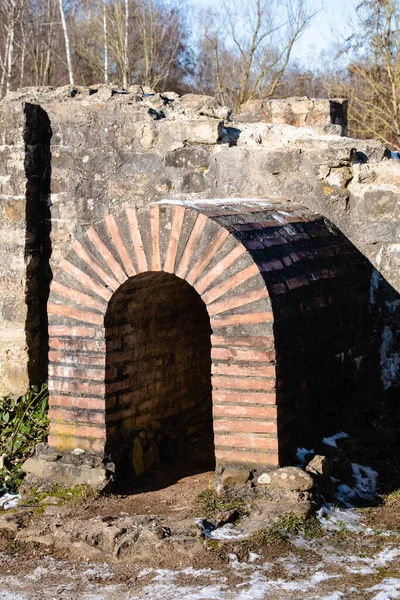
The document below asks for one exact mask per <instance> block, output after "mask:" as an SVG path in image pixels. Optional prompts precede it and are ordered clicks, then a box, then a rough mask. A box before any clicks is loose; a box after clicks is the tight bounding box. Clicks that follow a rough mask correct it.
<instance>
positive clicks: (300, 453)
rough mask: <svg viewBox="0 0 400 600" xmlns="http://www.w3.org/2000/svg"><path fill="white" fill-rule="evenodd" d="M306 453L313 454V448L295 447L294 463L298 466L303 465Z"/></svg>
mask: <svg viewBox="0 0 400 600" xmlns="http://www.w3.org/2000/svg"><path fill="white" fill-rule="evenodd" d="M308 454H315V450H314V448H311V450H307V448H297V450H296V463H297V464H298V465H299V466H303V465H304V464H305V462H306V457H307V455H308Z"/></svg>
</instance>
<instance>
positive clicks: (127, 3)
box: [122, 0, 129, 89]
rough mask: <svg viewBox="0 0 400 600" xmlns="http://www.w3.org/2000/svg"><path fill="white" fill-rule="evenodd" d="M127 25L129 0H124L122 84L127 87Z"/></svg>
mask: <svg viewBox="0 0 400 600" xmlns="http://www.w3.org/2000/svg"><path fill="white" fill-rule="evenodd" d="M128 26H129V0H125V37H124V73H123V82H122V85H123V86H124V88H125V89H128V86H129V84H128V76H129V59H128Z"/></svg>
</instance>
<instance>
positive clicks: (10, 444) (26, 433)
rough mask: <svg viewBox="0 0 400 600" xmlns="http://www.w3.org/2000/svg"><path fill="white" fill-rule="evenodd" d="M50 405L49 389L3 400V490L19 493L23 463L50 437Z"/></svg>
mask: <svg viewBox="0 0 400 600" xmlns="http://www.w3.org/2000/svg"><path fill="white" fill-rule="evenodd" d="M47 405H48V391H47V385H43V386H42V388H41V390H40V391H39V392H36V391H34V389H31V390H28V391H27V392H26V394H24V395H23V396H21V397H20V398H18V399H14V398H13V396H11V395H8V396H4V397H3V398H0V488H1V487H4V488H6V489H7V490H8V491H10V492H16V491H17V490H18V487H19V485H20V483H21V481H22V479H23V477H24V472H23V471H22V468H21V467H22V463H23V462H24V461H25V460H26V459H27V458H28V457H29V456H30V455H31V454H33V451H34V448H35V445H36V444H37V443H38V442H42V441H44V440H45V439H46V437H47V433H48V424H49V420H48V417H47Z"/></svg>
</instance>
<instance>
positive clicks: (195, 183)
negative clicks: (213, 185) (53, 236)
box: [182, 173, 208, 193]
mask: <svg viewBox="0 0 400 600" xmlns="http://www.w3.org/2000/svg"><path fill="white" fill-rule="evenodd" d="M207 186H208V181H207V178H206V177H205V176H204V175H203V173H186V175H184V176H183V179H182V192H184V193H199V192H204V191H205V190H206V189H207Z"/></svg>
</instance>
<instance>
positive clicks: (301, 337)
mask: <svg viewBox="0 0 400 600" xmlns="http://www.w3.org/2000/svg"><path fill="white" fill-rule="evenodd" d="M284 208H285V207H276V206H275V205H274V207H273V208H271V205H270V204H268V203H267V202H261V201H258V202H247V203H241V202H240V201H231V202H230V203H229V202H228V201H227V202H224V203H221V202H220V203H218V202H217V203H216V202H209V203H207V202H201V203H199V204H197V205H196V204H191V206H190V207H187V206H185V205H184V204H182V203H171V202H166V203H162V202H161V203H157V204H152V205H150V207H148V208H143V209H136V208H135V207H134V206H131V207H128V208H127V209H126V210H125V211H123V212H120V213H119V214H118V215H115V216H113V217H112V219H110V217H106V218H105V219H104V221H103V222H100V223H98V224H97V225H96V227H95V228H94V227H91V228H89V230H88V232H87V234H86V235H85V236H83V237H82V238H81V239H80V240H77V241H75V242H74V244H73V250H72V251H71V253H70V254H69V255H68V256H67V257H66V258H65V259H64V260H63V262H62V263H61V265H60V269H59V271H58V273H57V275H56V276H55V279H54V281H53V284H52V291H51V296H50V302H49V305H48V310H49V315H50V348H51V352H50V367H49V374H50V389H51V399H50V404H51V407H52V409H51V417H52V424H51V431H50V438H49V443H50V445H51V446H55V447H56V448H59V449H64V450H67V449H72V448H73V447H76V446H78V447H82V448H84V449H86V450H89V451H91V452H94V453H103V452H104V446H105V444H106V452H107V454H110V455H111V456H112V457H114V458H115V459H118V453H119V449H118V448H123V447H125V448H126V447H128V446H129V444H131V445H130V448H129V452H130V453H131V454H132V453H135V450H134V448H133V447H132V445H134V437H135V436H134V435H133V434H132V432H136V434H137V435H139V432H140V431H142V432H143V431H145V432H146V440H147V441H146V443H147V448H148V449H150V448H151V443H150V442H149V438H152V436H153V434H154V431H153V430H156V431H155V434H157V432H159V431H162V430H165V429H168V426H166V425H165V423H166V422H167V421H168V418H169V417H170V416H171V405H173V406H175V407H176V412H175V413H174V414H175V415H180V416H179V417H176V420H177V421H178V422H180V421H182V422H183V421H184V418H183V416H182V415H184V414H185V413H186V417H185V418H189V417H190V416H191V414H192V413H194V414H196V413H197V414H198V416H199V417H200V420H202V419H203V415H202V411H201V410H200V409H199V407H200V406H201V405H202V401H201V400H200V397H198V396H196V394H195V393H193V392H190V390H192V389H194V388H196V385H195V384H194V383H193V380H192V379H191V378H190V377H189V378H188V377H187V375H185V381H186V383H185V387H183V388H182V385H181V384H182V379H181V378H182V376H183V373H187V372H188V364H189V363H186V361H189V362H190V361H192V359H193V352H195V350H196V348H197V346H198V345H199V343H198V335H203V336H205V337H204V338H202V339H204V342H202V344H200V345H203V350H202V352H200V358H199V359H198V360H199V362H198V363H196V364H197V366H196V367H195V371H196V372H198V374H199V375H198V376H199V377H200V380H201V382H202V384H201V386H199V388H198V392H199V393H200V395H201V397H202V398H203V399H204V403H203V406H204V407H206V406H207V399H206V396H207V393H206V392H205V391H204V390H206V389H207V386H209V385H210V381H209V379H208V383H207V378H209V375H207V373H206V366H207V361H208V360H211V361H212V364H211V384H212V405H213V419H214V446H215V458H216V460H217V462H218V463H219V464H237V465H245V466H247V467H252V468H257V467H258V466H262V467H264V468H265V467H273V466H276V465H277V464H279V463H282V462H284V461H285V460H286V459H287V457H288V454H289V452H290V451H291V450H292V449H293V444H296V443H297V441H298V439H300V437H302V438H303V439H307V438H308V437H310V436H311V435H312V432H313V431H314V432H315V429H316V427H317V428H320V429H321V430H322V429H323V428H324V427H325V428H326V427H327V418H328V419H329V426H330V427H331V426H332V425H333V424H334V423H335V415H336V417H337V416H338V415H337V412H338V411H339V412H341V417H342V423H343V419H344V418H345V412H346V411H344V406H345V405H346V403H347V405H348V408H349V407H351V411H354V409H355V408H356V409H357V406H358V408H359V409H360V410H361V407H362V406H365V403H366V402H367V397H369V395H371V393H372V391H373V389H374V386H373V385H372V381H373V379H372V371H371V369H372V365H373V356H374V355H373V352H375V351H376V349H374V348H373V341H372V338H371V335H370V329H371V324H370V320H369V319H368V315H364V317H365V318H364V320H363V329H362V333H361V332H360V330H359V326H358V324H356V322H355V321H354V320H353V318H354V311H358V310H363V311H364V312H365V310H366V306H367V305H368V293H369V278H370V266H369V263H368V261H366V259H365V258H364V257H362V255H360V253H359V252H358V251H357V250H356V249H355V248H354V247H353V246H352V245H351V244H349V243H348V241H347V240H346V238H345V237H344V236H343V235H342V234H340V232H338V231H336V230H333V229H332V227H327V224H326V223H325V221H324V220H323V219H321V217H319V216H318V215H314V214H312V213H307V212H305V211H304V209H301V208H299V207H298V208H297V209H295V210H293V208H291V211H290V212H288V211H287V210H283V209H284ZM286 208H287V207H286ZM110 223H112V226H111V227H110ZM353 269H356V272H357V277H356V279H357V281H359V282H360V291H359V293H358V294H354V293H353V292H352V291H351V290H350V288H348V287H347V284H348V282H349V280H350V278H351V277H352V270H353ZM128 271H129V273H128ZM167 274H168V275H167ZM178 277H179V278H178ZM169 278H172V279H169ZM182 280H185V281H186V283H184V281H182ZM173 282H174V283H173ZM164 286H165V288H164ZM179 286H183V287H182V290H181V291H182V297H181V298H180V293H181V291H180V288H179ZM185 288H186V289H187V290H189V291H187V292H184V290H185ZM185 293H187V294H188V295H187V296H185ZM193 294H194V296H193ZM200 297H201V298H202V302H200ZM168 298H169V299H170V300H169V301H168ZM172 298H174V300H173V302H172ZM178 298H179V299H178ZM185 298H187V299H185ZM195 298H199V302H200V304H199V303H198V302H197V301H195ZM189 299H190V301H189ZM163 302H166V303H167V305H168V306H169V308H168V309H167V308H163ZM189 305H190V306H192V308H191V310H193V311H194V313H196V311H198V312H199V318H198V321H199V323H198V325H199V327H200V329H199V332H198V333H195V334H194V333H193V329H191V328H190V327H189V322H188V321H186V324H185V320H183V321H182V322H181V326H180V332H177V331H176V323H179V320H178V316H177V314H176V313H174V312H173V311H174V310H175V311H178V312H179V313H182V319H184V314H185V311H186V310H189ZM200 305H201V306H202V307H204V311H203V312H204V315H205V317H204V315H203V317H200V315H201V310H200ZM171 307H175V308H171ZM185 307H186V308H185ZM171 310H172V312H171ZM194 313H193V314H194ZM360 314H361V313H360ZM150 315H153V316H152V318H151V319H150ZM105 316H106V317H105ZM192 316H193V315H192ZM104 318H106V323H105V324H106V329H104V327H103V325H104ZM204 319H205V320H204ZM208 319H209V323H210V325H211V329H212V335H211V356H210V350H207V348H206V345H207V342H206V338H207V335H209V330H208V331H207V327H208V326H207V327H206V325H205V323H208ZM191 320H192V317H191V318H190V319H189V321H191ZM140 323H142V325H140ZM322 328H323V333H324V335H320V334H321V332H322ZM134 332H135V333H134ZM201 332H202V333H201ZM163 336H166V337H163ZM168 336H171V337H170V338H169V337H168ZM168 339H171V343H173V346H174V352H173V353H172V354H171V353H170V351H169V349H168V343H167V340H168ZM63 340H64V341H63ZM160 340H164V342H161V341H160ZM178 340H179V341H178ZM71 350H74V352H73V353H72V352H71ZM105 350H106V353H105ZM137 353H138V354H137ZM362 353H365V355H368V358H365V357H364V358H365V360H361V359H360V355H361V354H362ZM105 356H107V358H106V359H105ZM168 356H169V357H170V360H173V361H175V364H178V363H179V368H175V367H174V362H172V363H171V367H170V368H169V367H168V364H169V363H168V360H169V359H168ZM171 357H174V358H173V359H172V358H171ZM185 357H186V358H185ZM156 364H158V365H161V364H162V365H163V367H162V368H163V369H167V370H166V371H163V373H164V375H162V374H161V375H160V377H158V375H157V374H156V372H155V371H154V365H156ZM202 365H203V366H202ZM308 365H312V366H308ZM167 367H168V368H167ZM203 368H204V369H205V370H204V371H203ZM106 369H107V370H106ZM364 369H366V370H367V371H368V370H369V375H370V377H369V383H368V386H365V384H364V385H360V386H359V387H360V389H357V385H358V384H357V383H355V382H357V380H358V379H357V376H355V372H356V371H357V373H358V374H362V373H363V372H364V371H363V370H364ZM189 371H190V369H189ZM195 371H191V372H192V374H193V373H194V372H195ZM168 373H170V377H171V380H170V381H169V380H168V377H169V375H168ZM377 376H378V374H377ZM327 380H329V381H330V385H329V386H328V388H327V387H326V381H327ZM361 380H362V381H364V382H365V378H364V379H363V378H362V377H361ZM203 386H204V390H203ZM322 387H323V388H324V391H323V392H322V391H321V388H322ZM367 388H368V389H367ZM174 390H175V391H174ZM202 390H203V391H204V393H203V391H202ZM321 393H323V394H324V401H325V403H326V407H324V406H322V405H321ZM350 395H351V398H350ZM372 395H373V394H372ZM184 397H185V398H186V403H185V402H184V400H183V399H184ZM188 398H189V399H188ZM338 398H340V401H338ZM361 399H362V402H361ZM194 406H196V407H197V408H196V410H195V411H193V410H192V408H193V407H194ZM68 411H69V412H68ZM351 411H349V410H347V413H348V414H347V416H348V417H350V413H351ZM338 421H339V420H338V419H336V422H338ZM190 426H191V427H192V426H194V427H196V426H197V423H196V422H195V419H194V420H192V421H191V423H190ZM185 427H186V424H185V425H182V428H183V429H185ZM178 429H179V427H178ZM149 432H152V433H151V434H149ZM143 436H144V434H143V433H142V439H144V438H143ZM153 438H154V436H153ZM153 438H152V439H153ZM123 440H125V441H123ZM138 443H139V442H138ZM143 445H144V442H143V444H142V447H143ZM159 451H160V450H159V449H158V445H157V453H159ZM138 452H139V450H138V451H136V456H137V453H138ZM161 453H162V448H161ZM139 454H140V457H141V458H140V461H143V456H142V450H140V452H139ZM151 455H152V456H153V458H154V451H152V453H151ZM149 460H150V459H149ZM117 462H118V460H117ZM143 464H144V463H143ZM140 468H143V467H139V470H140Z"/></svg>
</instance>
